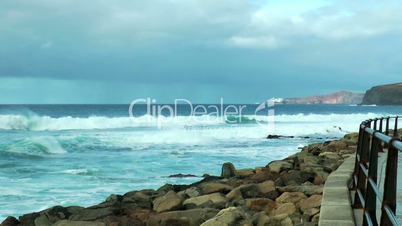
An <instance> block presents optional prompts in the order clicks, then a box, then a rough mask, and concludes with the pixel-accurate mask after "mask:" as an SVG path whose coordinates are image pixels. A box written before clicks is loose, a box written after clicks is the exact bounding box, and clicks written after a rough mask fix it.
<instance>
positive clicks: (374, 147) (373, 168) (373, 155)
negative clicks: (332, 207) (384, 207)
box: [363, 132, 381, 226]
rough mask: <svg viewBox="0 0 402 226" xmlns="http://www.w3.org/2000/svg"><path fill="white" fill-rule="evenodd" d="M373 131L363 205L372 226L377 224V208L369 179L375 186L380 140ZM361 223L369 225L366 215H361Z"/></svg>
mask: <svg viewBox="0 0 402 226" xmlns="http://www.w3.org/2000/svg"><path fill="white" fill-rule="evenodd" d="M376 133H377V132H374V134H373V135H372V141H371V148H370V162H369V169H368V178H367V186H366V188H367V190H366V196H365V198H364V200H365V205H364V212H363V213H364V214H366V213H367V214H368V215H369V216H370V219H371V223H372V225H373V226H377V225H378V222H377V217H376V208H377V198H376V194H375V191H374V188H373V187H372V186H371V184H370V179H371V180H372V181H373V182H374V183H375V185H376V186H377V168H378V151H379V148H380V147H381V142H380V140H379V139H378V138H376V137H375V134H376ZM363 225H364V226H366V225H369V222H368V221H367V219H366V217H363Z"/></svg>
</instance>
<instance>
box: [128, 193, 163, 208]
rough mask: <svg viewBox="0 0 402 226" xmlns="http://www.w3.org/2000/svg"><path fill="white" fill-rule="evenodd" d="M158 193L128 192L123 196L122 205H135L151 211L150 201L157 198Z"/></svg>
mask: <svg viewBox="0 0 402 226" xmlns="http://www.w3.org/2000/svg"><path fill="white" fill-rule="evenodd" d="M157 195H158V193H157V192H156V191H154V190H143V191H136V192H128V193H126V194H124V195H123V199H122V202H123V203H135V204H136V206H138V207H142V208H147V209H151V208H152V202H151V199H152V198H153V197H155V196H157Z"/></svg>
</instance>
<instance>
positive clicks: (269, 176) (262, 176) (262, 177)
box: [248, 167, 279, 183]
mask: <svg viewBox="0 0 402 226" xmlns="http://www.w3.org/2000/svg"><path fill="white" fill-rule="evenodd" d="M278 176H279V174H278V173H273V172H271V171H270V170H269V168H265V167H264V168H262V169H260V170H256V173H255V174H253V175H252V176H251V177H250V178H248V179H249V180H250V181H252V182H254V183H261V182H264V181H266V180H276V179H277V178H278Z"/></svg>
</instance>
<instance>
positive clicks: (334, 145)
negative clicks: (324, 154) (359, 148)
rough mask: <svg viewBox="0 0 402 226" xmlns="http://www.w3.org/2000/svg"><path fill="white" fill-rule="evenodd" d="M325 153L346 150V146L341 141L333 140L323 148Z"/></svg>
mask: <svg viewBox="0 0 402 226" xmlns="http://www.w3.org/2000/svg"><path fill="white" fill-rule="evenodd" d="M324 147H325V148H326V150H327V151H332V152H338V151H340V150H343V149H346V148H347V147H348V145H347V144H346V143H345V142H344V141H343V140H333V141H330V142H329V143H328V144H327V145H325V146H324Z"/></svg>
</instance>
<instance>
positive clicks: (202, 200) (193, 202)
mask: <svg viewBox="0 0 402 226" xmlns="http://www.w3.org/2000/svg"><path fill="white" fill-rule="evenodd" d="M227 201H228V199H227V198H226V197H225V196H224V195H222V194H221V193H212V194H209V195H202V196H197V197H194V198H189V199H186V200H185V201H184V202H183V205H184V206H185V207H186V208H191V207H205V206H213V207H224V206H225V204H226V202H227Z"/></svg>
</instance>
